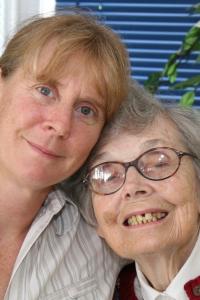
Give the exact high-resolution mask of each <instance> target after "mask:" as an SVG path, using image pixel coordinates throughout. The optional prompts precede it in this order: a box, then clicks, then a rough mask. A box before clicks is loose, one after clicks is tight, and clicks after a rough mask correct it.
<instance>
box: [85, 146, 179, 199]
mask: <svg viewBox="0 0 200 300" xmlns="http://www.w3.org/2000/svg"><path fill="white" fill-rule="evenodd" d="M180 158H181V157H179V155H178V152H176V150H174V149H172V148H161V147H160V148H159V147H158V148H155V149H151V150H149V151H147V152H145V153H143V154H142V155H140V156H139V157H138V158H137V159H135V160H134V161H131V162H129V163H121V162H105V163H102V164H100V165H98V166H96V167H94V168H93V169H92V170H91V172H90V175H89V182H90V187H91V189H92V190H93V191H94V192H97V193H99V194H104V195H106V194H111V193H114V192H116V191H118V190H119V189H120V188H121V187H122V185H123V184H124V182H125V180H126V172H127V170H128V168H129V167H131V166H132V167H135V168H136V169H137V171H138V172H139V173H140V174H141V175H142V176H143V177H145V178H147V179H150V180H163V179H166V178H168V177H170V176H172V175H173V174H174V173H175V172H176V171H177V170H178V168H179V164H180Z"/></svg>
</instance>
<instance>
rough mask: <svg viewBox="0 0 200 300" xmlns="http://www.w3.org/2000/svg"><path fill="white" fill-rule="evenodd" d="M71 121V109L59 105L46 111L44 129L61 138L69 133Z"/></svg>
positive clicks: (66, 136)
mask: <svg viewBox="0 0 200 300" xmlns="http://www.w3.org/2000/svg"><path fill="white" fill-rule="evenodd" d="M72 123H73V111H72V110H71V111H70V110H67V111H66V109H65V108H64V107H63V106H61V107H59V108H55V107H54V109H52V111H49V112H48V116H47V119H46V121H45V123H44V129H45V130H46V131H48V132H49V133H51V134H53V135H56V136H58V137H61V138H64V139H66V138H68V137H69V136H70V134H71V130H72Z"/></svg>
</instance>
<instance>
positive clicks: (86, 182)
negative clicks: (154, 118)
mask: <svg viewBox="0 0 200 300" xmlns="http://www.w3.org/2000/svg"><path fill="white" fill-rule="evenodd" d="M158 149H168V150H172V151H173V152H174V153H175V154H176V155H177V157H178V160H179V161H178V165H177V167H176V169H175V171H174V172H173V173H172V174H171V175H168V176H166V177H164V178H161V179H153V178H149V177H147V176H145V175H144V174H143V173H142V172H141V170H140V169H139V168H138V161H139V160H140V158H141V157H142V156H144V155H145V154H147V153H149V152H152V151H155V150H158ZM185 155H187V156H190V157H193V158H196V159H198V157H197V156H196V155H195V154H192V153H189V152H184V151H179V150H176V149H174V148H171V147H154V148H151V149H148V150H147V151H145V152H143V153H142V154H140V155H139V156H138V157H137V158H136V159H134V160H132V161H129V162H120V161H105V162H102V163H100V164H97V165H95V166H93V167H92V168H91V169H90V170H89V171H88V173H87V175H86V176H85V178H84V179H83V180H82V183H83V184H84V185H87V186H88V187H89V189H90V190H91V191H93V192H94V193H96V194H99V195H111V194H114V193H116V192H118V191H119V190H120V189H121V188H122V186H123V185H124V184H125V182H126V174H127V171H128V169H129V168H130V167H134V168H135V169H136V170H137V172H138V173H139V174H140V175H141V176H142V177H144V178H146V179H149V180H152V181H161V180H165V179H167V178H170V177H172V176H174V175H175V174H176V172H177V171H178V169H179V167H180V164H181V158H182V157H183V156H185ZM112 163H117V164H120V165H122V166H123V167H124V170H125V172H124V174H125V176H124V180H123V182H122V184H121V185H120V187H119V188H118V189H117V190H115V191H113V192H111V193H99V192H96V191H95V190H93V189H92V187H91V186H90V181H89V180H88V179H89V177H90V173H91V171H92V170H94V169H95V168H97V167H99V166H101V165H104V164H112Z"/></svg>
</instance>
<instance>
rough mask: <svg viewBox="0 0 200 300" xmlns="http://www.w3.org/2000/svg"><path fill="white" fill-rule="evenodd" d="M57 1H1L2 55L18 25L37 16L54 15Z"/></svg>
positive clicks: (0, 30) (0, 50)
mask: <svg viewBox="0 0 200 300" xmlns="http://www.w3.org/2000/svg"><path fill="white" fill-rule="evenodd" d="M55 2H56V1H55V0H0V53H1V52H2V50H3V48H4V45H5V43H6V41H7V40H8V39H9V37H10V36H11V35H12V34H13V32H15V30H16V28H17V25H18V24H20V23H21V22H22V21H24V20H25V19H27V18H29V17H31V16H34V15H37V14H52V13H54V11H55Z"/></svg>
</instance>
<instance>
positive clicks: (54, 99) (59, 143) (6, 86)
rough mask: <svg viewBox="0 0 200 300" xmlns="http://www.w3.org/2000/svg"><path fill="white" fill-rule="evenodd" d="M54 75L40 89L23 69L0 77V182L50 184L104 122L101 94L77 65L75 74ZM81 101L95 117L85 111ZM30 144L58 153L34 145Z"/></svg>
mask: <svg viewBox="0 0 200 300" xmlns="http://www.w3.org/2000/svg"><path fill="white" fill-rule="evenodd" d="M41 62H42V60H41ZM71 63H73V62H71ZM75 75H76V76H75ZM59 81H60V82H59V85H58V86H57V87H53V88H52V87H48V88H50V94H49V95H44V94H42V93H41V90H40V89H38V88H36V87H37V86H39V85H41V83H40V84H39V83H38V82H37V81H36V80H35V79H34V78H33V77H31V75H30V76H25V75H24V73H23V70H22V69H18V70H17V71H16V72H15V73H14V74H13V75H12V76H11V77H9V78H6V80H5V79H4V78H0V138H1V148H0V166H1V175H0V179H1V184H2V185H4V182H5V181H6V180H8V181H9V182H11V181H12V180H13V182H15V183H16V184H19V185H20V186H25V187H26V188H30V189H32V188H33V189H46V188H48V187H51V186H52V185H53V184H55V183H57V182H59V181H61V180H63V179H65V178H67V177H68V176H70V175H71V174H72V173H74V172H75V171H76V170H77V169H78V168H79V167H80V165H81V164H82V163H83V162H84V161H85V159H86V158H87V156H88V154H89V152H90V150H91V149H92V147H93V146H94V144H95V143H96V141H97V139H98V136H99V134H100V132H101V129H102V127H103V124H104V111H103V109H102V107H101V104H102V103H103V101H104V100H103V99H102V98H101V97H100V96H99V95H98V93H97V91H96V90H95V87H94V84H91V82H90V80H89V78H87V76H85V72H84V69H83V70H82V69H81V67H80V70H79V73H78V75H77V74H74V75H73V74H70V75H67V74H63V77H62V78H60V79H59ZM43 85H44V84H43ZM45 91H48V90H45ZM85 107H86V108H87V109H88V107H89V109H91V112H92V113H93V111H94V114H93V115H94V117H93V115H92V113H91V117H90V114H88V115H84V112H85V111H86V112H87V110H84V109H83V110H82V108H85ZM89 113H90V112H89ZM90 119H91V120H90ZM31 144H34V145H38V146H39V147H40V148H44V152H45V151H46V150H47V151H46V152H48V151H50V152H52V153H54V154H55V155H56V156H58V157H57V159H56V158H55V159H53V157H51V159H50V156H49V157H48V156H47V155H46V156H45V155H42V154H44V153H41V152H40V151H35V150H36V149H34V147H32V146H31Z"/></svg>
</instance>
